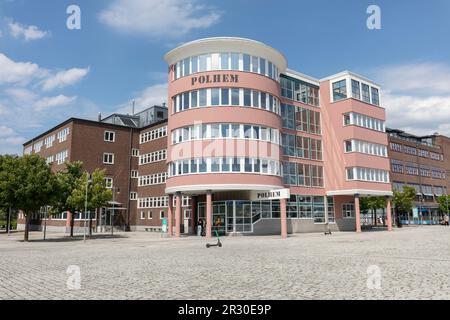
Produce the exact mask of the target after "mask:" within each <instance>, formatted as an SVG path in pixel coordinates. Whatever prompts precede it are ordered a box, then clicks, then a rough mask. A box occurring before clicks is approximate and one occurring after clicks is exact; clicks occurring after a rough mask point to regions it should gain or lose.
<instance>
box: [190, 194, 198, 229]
mask: <svg viewBox="0 0 450 320" xmlns="http://www.w3.org/2000/svg"><path fill="white" fill-rule="evenodd" d="M197 220H198V219H197V196H192V197H191V227H192V233H193V234H194V235H195V234H197Z"/></svg>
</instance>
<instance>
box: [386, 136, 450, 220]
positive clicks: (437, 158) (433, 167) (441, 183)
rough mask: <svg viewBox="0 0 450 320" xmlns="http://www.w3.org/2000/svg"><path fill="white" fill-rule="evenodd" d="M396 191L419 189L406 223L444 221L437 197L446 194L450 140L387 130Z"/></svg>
mask: <svg viewBox="0 0 450 320" xmlns="http://www.w3.org/2000/svg"><path fill="white" fill-rule="evenodd" d="M386 131H387V132H388V134H389V158H390V161H391V179H392V188H393V190H402V189H403V186H404V185H408V186H410V187H413V188H415V189H416V193H417V196H416V201H415V202H414V208H413V212H411V213H410V214H409V215H404V216H402V220H403V223H405V224H437V223H439V221H440V220H441V219H442V214H441V213H440V212H439V205H438V203H437V201H436V199H437V197H439V196H441V195H443V194H447V193H448V190H449V187H450V186H449V183H450V179H449V177H450V176H449V173H450V168H449V165H450V161H449V159H450V158H448V157H449V156H450V139H449V138H447V137H445V136H441V135H438V134H434V135H429V136H417V135H413V134H410V133H407V132H404V131H402V130H398V129H387V130H386Z"/></svg>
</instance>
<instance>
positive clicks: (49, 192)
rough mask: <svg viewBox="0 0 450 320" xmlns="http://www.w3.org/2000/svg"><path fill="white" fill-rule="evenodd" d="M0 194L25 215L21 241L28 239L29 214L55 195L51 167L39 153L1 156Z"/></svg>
mask: <svg viewBox="0 0 450 320" xmlns="http://www.w3.org/2000/svg"><path fill="white" fill-rule="evenodd" d="M2 167H3V169H2V170H1V171H2V177H1V179H0V181H1V183H0V185H1V186H0V193H1V194H2V196H1V197H2V199H7V202H8V203H9V205H10V206H11V207H14V208H17V209H19V210H21V211H22V212H23V214H24V216H25V234H24V241H28V235H29V227H30V218H31V214H32V213H34V212H38V211H39V210H40V208H41V207H43V206H45V205H48V204H50V203H51V202H52V201H53V198H54V195H55V192H54V190H55V187H56V179H55V175H54V174H53V173H52V171H51V168H50V166H49V165H48V164H47V163H46V162H45V160H44V159H43V158H41V157H39V156H38V155H25V156H23V157H20V158H17V157H10V158H9V159H8V160H7V161H6V163H5V161H4V159H3V165H2Z"/></svg>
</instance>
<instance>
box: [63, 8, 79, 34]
mask: <svg viewBox="0 0 450 320" xmlns="http://www.w3.org/2000/svg"><path fill="white" fill-rule="evenodd" d="M66 13H67V14H68V15H69V17H68V18H67V20H66V26H67V29H69V30H80V29H81V9H80V7H79V6H77V5H76V4H72V5H70V6H68V7H67V9H66Z"/></svg>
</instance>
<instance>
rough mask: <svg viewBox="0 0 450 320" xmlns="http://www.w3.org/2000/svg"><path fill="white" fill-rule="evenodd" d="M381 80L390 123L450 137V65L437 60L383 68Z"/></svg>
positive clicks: (414, 131)
mask: <svg viewBox="0 0 450 320" xmlns="http://www.w3.org/2000/svg"><path fill="white" fill-rule="evenodd" d="M375 78H377V81H378V82H379V83H381V85H382V88H383V91H382V99H383V100H382V104H383V106H384V107H385V108H386V112H387V125H388V126H389V127H391V128H398V129H402V130H405V131H408V132H411V133H413V134H417V135H428V134H433V133H435V132H438V133H439V134H443V135H448V136H450V66H449V65H446V64H438V63H419V64H405V65H398V66H391V67H383V68H380V69H378V71H376V72H375Z"/></svg>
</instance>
